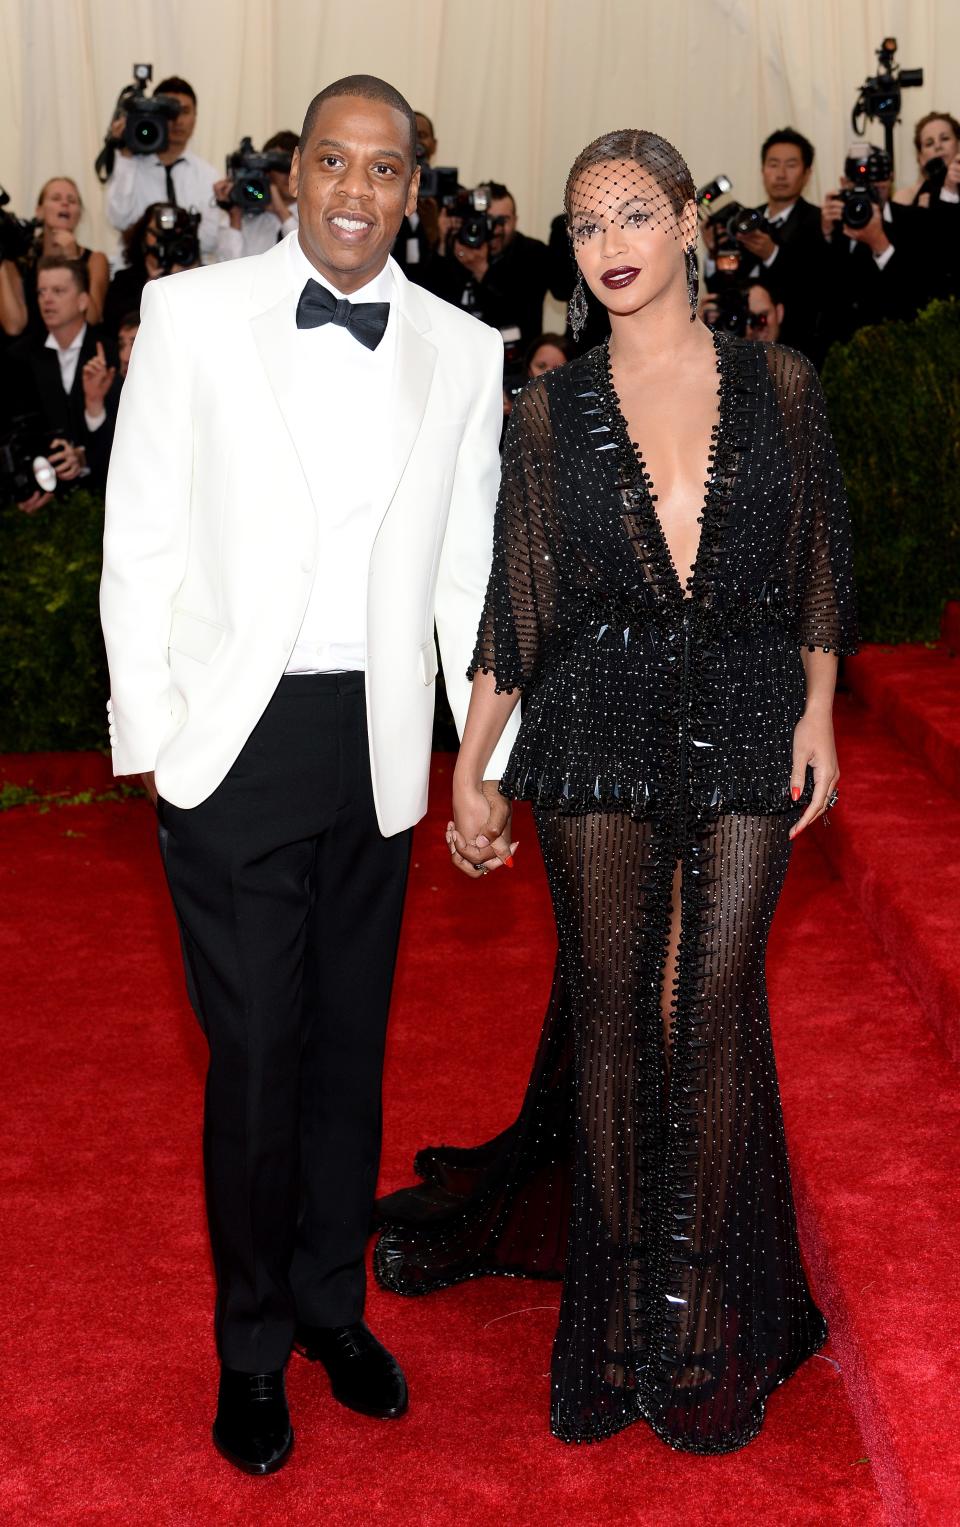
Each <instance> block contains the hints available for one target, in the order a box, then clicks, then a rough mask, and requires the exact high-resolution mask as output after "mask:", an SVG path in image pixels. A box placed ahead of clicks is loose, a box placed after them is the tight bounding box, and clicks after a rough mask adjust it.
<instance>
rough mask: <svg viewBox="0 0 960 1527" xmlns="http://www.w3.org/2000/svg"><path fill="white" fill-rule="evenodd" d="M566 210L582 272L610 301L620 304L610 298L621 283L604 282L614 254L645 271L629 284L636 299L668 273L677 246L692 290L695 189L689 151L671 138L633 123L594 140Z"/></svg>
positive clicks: (575, 168)
mask: <svg viewBox="0 0 960 1527" xmlns="http://www.w3.org/2000/svg"><path fill="white" fill-rule="evenodd" d="M564 208H565V210H566V214H567V229H568V232H569V234H570V240H571V243H572V245H573V250H574V254H575V255H576V257H577V262H578V264H579V265H580V268H581V272H582V274H583V275H584V277H585V278H586V281H587V283H588V284H589V285H590V286H591V287H592V288H593V289H594V291H595V292H596V293H597V295H599V296H601V299H602V300H603V301H604V302H605V304H606V305H607V306H609V307H612V308H613V309H614V310H616V308H617V303H616V301H615V300H614V301H609V300H608V297H607V293H608V292H611V293H613V292H615V291H616V290H617V288H616V286H610V284H609V281H608V280H607V281H604V282H603V286H602V287H601V286H600V282H601V277H602V276H604V275H606V276H607V277H609V274H610V260H611V258H615V259H617V260H622V262H623V263H624V264H625V265H626V264H629V265H635V266H637V267H638V268H639V270H640V285H639V286H637V285H636V284H634V282H630V283H629V284H630V285H631V287H632V288H633V290H632V296H633V298H636V297H638V296H641V294H642V292H643V288H644V286H645V285H646V286H647V287H648V288H650V289H651V290H652V289H654V288H655V287H659V286H661V285H662V284H663V282H664V281H665V280H666V279H668V278H669V276H670V274H671V271H672V270H673V269H674V268H675V267H674V262H675V259H676V252H677V246H679V247H680V249H682V251H683V255H684V258H685V261H686V273H687V278H688V284H689V285H690V287H691V292H692V288H693V286H694V285H695V279H694V273H695V270H696V243H697V214H696V190H695V187H694V183H693V177H692V176H691V174H690V171H689V169H688V167H687V163H686V161H685V159H684V158H683V155H682V154H680V153H679V152H678V150H677V149H675V148H674V146H673V144H672V143H668V142H667V140H666V139H665V138H661V137H660V136H659V135H658V134H657V133H651V132H644V131H641V130H639V129H634V128H626V129H623V130H620V131H617V132H612V133H604V135H603V136H602V137H600V138H596V139H595V140H594V141H593V143H589V144H588V145H587V147H586V148H585V149H583V150H582V151H581V152H580V153H579V154H578V155H577V157H576V159H575V160H574V162H573V165H572V167H571V170H570V174H569V175H568V177H567V184H566V188H565V190H564ZM611 230H614V232H615V235H616V237H615V238H614V239H611ZM614 246H615V247H614ZM611 251H612V253H611ZM635 280H636V278H634V281H635ZM694 297H695V294H692V295H691V305H692V306H695V300H694Z"/></svg>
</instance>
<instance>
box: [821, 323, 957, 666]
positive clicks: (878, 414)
mask: <svg viewBox="0 0 960 1527" xmlns="http://www.w3.org/2000/svg"><path fill="white" fill-rule="evenodd" d="M823 387H824V391H825V393H826V395H827V402H828V405H829V410H830V422H831V425H832V427H833V432H834V435H835V437H836V441H837V449H838V450H839V452H840V458H841V461H842V462H843V468H844V474H845V476H846V480H847V492H848V494H849V498H850V512H851V515H852V518H853V533H854V553H855V566H856V575H857V592H858V596H859V603H860V617H861V625H862V630H863V635H864V639H865V640H866V641H873V642H903V641H935V640H936V638H937V635H938V632H939V628H940V617H941V614H942V611H943V605H944V601H945V600H946V599H951V598H956V597H957V596H958V595H960V304H958V303H956V302H949V303H948V302H934V303H931V305H930V307H928V308H926V309H925V311H924V312H922V313H921V314H920V316H919V318H917V319H915V320H914V321H913V322H912V323H887V324H882V325H879V326H878V327H876V328H870V329H861V330H860V332H859V333H858V334H855V335H854V337H853V339H851V340H850V342H849V344H846V345H843V346H835V347H834V348H833V349H832V350H831V351H830V354H829V356H828V357H827V361H826V364H825V366H824V369H823Z"/></svg>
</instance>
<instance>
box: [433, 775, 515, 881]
mask: <svg viewBox="0 0 960 1527" xmlns="http://www.w3.org/2000/svg"><path fill="white" fill-rule="evenodd" d="M453 815H454V820H453V821H451V822H448V823H447V832H446V838H447V847H448V848H449V850H450V857H451V859H452V860H453V863H454V864H455V865H456V866H457V868H458V869H460V870H463V871H464V873H465V874H467V875H469V876H471V878H473V877H474V876H476V878H477V879H479V878H480V876H481V875H484V874H488V873H489V872H490V871H491V870H497V869H499V868H500V866H501V864H505V865H506V867H507V869H513V855H514V854H515V853H516V850H517V847H518V845H517V843H512V842H511V841H510V825H511V820H512V810H511V806H510V802H509V801H508V800H507V798H506V796H504V795H501V794H500V782H499V780H495V779H485V780H484V781H483V782H482V784H480V785H461V784H459V783H458V781H457V780H456V779H455V780H454V787H453Z"/></svg>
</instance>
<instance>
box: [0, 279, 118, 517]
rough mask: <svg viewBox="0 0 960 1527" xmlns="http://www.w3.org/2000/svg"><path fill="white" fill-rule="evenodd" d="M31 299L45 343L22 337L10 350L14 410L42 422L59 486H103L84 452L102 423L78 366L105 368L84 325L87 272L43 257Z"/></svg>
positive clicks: (99, 341) (100, 346)
mask: <svg viewBox="0 0 960 1527" xmlns="http://www.w3.org/2000/svg"><path fill="white" fill-rule="evenodd" d="M37 300H38V302H39V305H40V316H41V318H42V320H43V324H44V329H45V333H46V337H45V339H42V340H41V339H38V338H37V337H36V336H35V335H32V334H29V335H25V336H24V338H22V339H20V340H18V341H17V343H16V344H15V345H12V346H11V347H10V350H9V352H8V359H9V363H10V366H11V368H12V369H13V371H14V374H15V375H16V376H17V380H18V384H19V389H20V398H19V402H20V409H21V412H23V413H25V414H36V415H38V416H39V417H40V419H41V420H42V421H43V426H44V429H45V430H46V431H47V433H48V434H49V436H50V438H51V441H52V447H51V449H50V451H48V452H47V456H48V459H49V461H50V463H51V465H52V466H53V467H54V469H55V471H56V474H57V477H58V478H59V479H60V481H61V482H70V481H73V480H74V479H75V478H77V477H80V476H88V477H90V478H91V485H92V486H94V487H97V488H102V487H103V482H104V479H103V478H101V477H100V475H99V474H98V473H97V472H96V471H94V470H93V468H91V467H90V465H89V464H88V462H87V461H86V458H85V450H86V447H87V445H88V443H89V442H90V440H91V438H92V436H93V435H94V434H95V433H96V431H97V430H98V429H99V428H100V427H101V425H102V423H103V420H102V419H101V418H98V417H96V416H94V415H90V414H88V412H87V409H86V403H85V399H84V386H83V377H84V366H85V365H86V363H87V362H88V361H90V360H92V359H93V358H94V357H96V356H98V355H99V356H101V357H102V358H103V360H104V363H105V364H107V356H106V352H105V350H104V334H103V331H102V330H101V329H99V328H96V327H94V326H93V325H92V324H88V322H87V313H88V310H89V304H90V297H89V291H88V275H87V268H86V266H85V265H84V264H83V263H82V262H81V261H75V260H68V259H67V258H66V257H65V256H64V255H47V256H46V257H45V258H44V259H42V260H41V261H40V263H39V265H38V267H37Z"/></svg>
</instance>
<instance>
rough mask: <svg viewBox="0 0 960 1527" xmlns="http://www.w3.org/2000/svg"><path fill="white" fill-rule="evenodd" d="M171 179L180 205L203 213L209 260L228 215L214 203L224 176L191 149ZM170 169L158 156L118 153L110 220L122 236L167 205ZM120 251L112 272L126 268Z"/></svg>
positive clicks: (202, 241)
mask: <svg viewBox="0 0 960 1527" xmlns="http://www.w3.org/2000/svg"><path fill="white" fill-rule="evenodd" d="M170 178H171V180H172V181H173V189H174V191H175V192H176V196H177V206H178V207H185V208H186V209H187V211H196V212H199V213H200V227H199V229H198V230H197V232H198V235H199V238H200V253H201V254H202V255H206V256H207V257H209V256H211V255H215V254H216V252H217V238H218V236H219V233H220V229H221V228H222V226H223V224H224V222H225V221H226V216H227V215H226V213H225V212H224V211H222V209H221V208H220V207H218V206H217V205H216V204H215V202H214V200H213V187H214V182H215V181H217V180H219V179H220V178H221V177H220V176H219V175H218V174H217V171H216V170H215V169H214V167H213V165H212V164H208V163H207V161H206V159H201V158H200V156H199V155H198V154H194V153H193V152H192V151H191V150H190V149H184V151H183V154H182V155H181V157H180V158H179V159H178V160H177V161H176V163H175V164H173V165H171V166H170ZM169 200H170V197H169V195H168V193H167V170H166V166H165V165H163V164H161V163H160V160H159V159H158V158H157V156H156V155H155V154H130V155H126V154H117V157H116V159H115V160H114V163H113V174H112V175H111V176H110V179H109V180H108V181H107V198H106V210H107V217H108V218H109V220H110V222H111V223H112V224H113V226H114V228H117V229H119V230H120V232H121V233H122V232H123V230H124V228H129V227H130V224H131V223H135V222H136V221H137V219H138V218H141V217H142V216H143V214H144V213H145V212H146V210H147V208H148V207H149V206H151V205H152V204H153V203H154V202H167V201H169ZM123 263H124V261H123V255H122V253H121V252H120V251H119V250H118V251H117V252H116V253H115V254H114V255H113V256H112V257H111V260H110V268H111V270H114V271H115V270H118V269H119V268H120V267H121V266H122V265H123Z"/></svg>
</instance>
